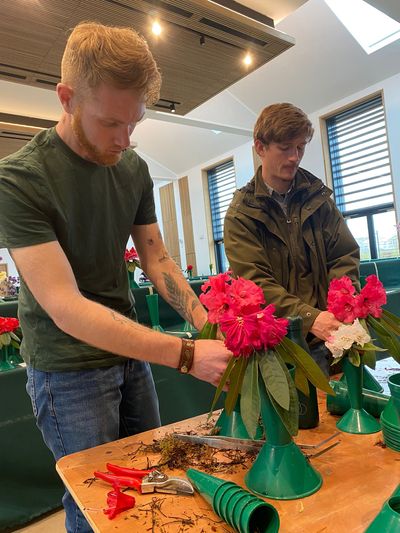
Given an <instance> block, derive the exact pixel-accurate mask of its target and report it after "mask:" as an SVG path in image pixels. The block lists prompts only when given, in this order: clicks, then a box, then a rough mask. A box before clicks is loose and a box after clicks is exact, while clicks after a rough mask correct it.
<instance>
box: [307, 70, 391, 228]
mask: <svg viewBox="0 0 400 533" xmlns="http://www.w3.org/2000/svg"><path fill="white" fill-rule="evenodd" d="M380 90H383V97H384V104H385V112H386V125H387V135H388V143H389V150H390V159H391V165H392V177H393V185H394V193H395V200H396V212H397V220H400V150H399V145H400V74H396V75H395V76H392V77H391V78H387V79H385V80H383V81H381V82H379V83H377V84H375V85H371V86H370V87H366V88H365V89H363V90H362V91H359V92H357V93H354V94H351V95H349V96H346V98H343V99H341V100H339V101H337V102H334V103H332V104H330V105H329V106H327V107H324V108H323V109H319V110H318V111H316V112H315V113H312V114H310V115H309V118H310V120H311V121H312V123H313V125H314V128H315V134H314V138H313V140H312V141H311V143H310V145H309V146H308V147H307V150H306V153H305V156H304V159H303V161H302V166H303V167H304V168H306V169H307V170H309V171H310V172H312V173H313V174H315V175H316V176H318V177H319V178H321V179H323V180H325V168H324V158H323V152H322V135H321V130H320V125H319V118H320V117H321V116H324V115H326V114H329V113H334V112H335V111H336V110H337V109H339V108H341V107H343V106H346V105H349V104H351V103H353V102H355V101H357V100H359V99H360V98H363V97H365V96H368V95H370V94H373V93H376V92H377V91H380Z"/></svg>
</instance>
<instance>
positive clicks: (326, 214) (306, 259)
mask: <svg viewBox="0 0 400 533" xmlns="http://www.w3.org/2000/svg"><path fill="white" fill-rule="evenodd" d="M312 134H313V128H312V125H311V122H310V121H309V120H308V118H307V116H306V115H305V114H304V113H303V111H301V110H300V109H298V108H296V107H294V106H293V105H291V104H274V105H271V106H268V107H266V108H265V109H264V110H263V111H262V113H261V114H260V116H259V118H258V120H257V122H256V125H255V128H254V145H255V149H256V152H257V154H258V155H259V157H260V159H261V166H260V167H259V168H258V170H257V172H256V175H255V176H254V178H253V179H252V180H251V181H250V182H249V183H248V184H247V185H246V186H245V187H243V188H242V189H240V190H238V191H237V192H236V193H235V196H234V198H233V200H232V203H231V205H230V207H229V209H228V212H227V214H226V218H225V237H224V242H225V250H226V255H227V258H228V260H229V264H230V267H231V269H232V270H233V272H234V274H236V275H238V276H242V277H244V278H246V279H251V280H252V281H254V282H255V283H257V284H258V285H260V286H261V287H262V288H263V290H264V294H265V297H266V300H267V303H273V304H274V305H275V306H276V314H277V315H278V316H285V317H288V316H297V315H298V316H301V317H302V319H303V333H304V336H305V337H306V339H307V341H308V343H309V344H310V348H311V351H312V353H313V356H314V357H315V359H316V360H317V362H318V363H319V364H320V366H321V367H322V368H323V370H325V372H326V373H328V367H329V365H328V359H329V355H328V350H327V349H326V348H325V346H324V344H323V342H322V341H325V340H327V338H328V337H329V335H330V334H331V333H332V331H334V330H336V329H337V328H338V327H339V325H340V322H338V321H337V320H336V319H335V317H334V316H333V314H332V313H330V312H328V311H326V298H327V292H328V286H329V282H330V281H331V280H332V279H333V278H340V277H341V276H344V275H346V276H349V277H350V278H351V279H352V280H353V281H354V283H355V284H357V283H358V279H359V247H358V245H357V243H356V241H355V239H354V238H353V236H352V234H351V233H350V231H349V229H348V227H347V225H346V223H345V221H344V219H343V217H342V215H341V214H340V212H339V210H338V209H337V208H336V206H335V204H334V202H333V200H332V199H331V198H330V196H331V194H332V191H331V190H330V189H329V188H328V187H326V185H324V184H323V183H322V181H321V180H320V179H318V178H317V177H315V176H314V175H313V174H311V173H310V172H308V171H307V170H304V169H302V168H299V164H300V161H301V159H302V157H303V154H304V150H305V147H306V144H307V143H308V142H309V141H310V140H311V138H312Z"/></svg>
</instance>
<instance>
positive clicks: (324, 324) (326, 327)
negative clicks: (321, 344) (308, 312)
mask: <svg viewBox="0 0 400 533" xmlns="http://www.w3.org/2000/svg"><path fill="white" fill-rule="evenodd" d="M341 325H342V323H341V322H339V320H337V319H336V318H335V316H334V315H333V314H332V313H330V312H329V311H322V312H321V313H320V314H319V315H318V316H317V318H316V319H315V320H314V324H313V325H312V326H311V328H310V333H312V334H313V335H315V336H316V337H318V338H319V339H321V340H323V341H327V340H328V337H330V336H331V335H332V333H333V332H334V331H336V330H337V329H338V327H339V326H341Z"/></svg>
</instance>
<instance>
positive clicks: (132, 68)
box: [61, 22, 161, 104]
mask: <svg viewBox="0 0 400 533" xmlns="http://www.w3.org/2000/svg"><path fill="white" fill-rule="evenodd" d="M61 81H62V83H66V84H68V85H70V86H71V87H72V88H73V89H75V90H77V91H79V90H80V89H83V90H85V89H94V88H96V87H97V86H98V85H99V84H100V83H101V82H105V83H108V84H110V85H113V86H115V87H118V88H122V89H125V88H133V89H138V90H139V91H140V92H142V93H143V96H144V99H145V101H146V102H147V103H150V104H152V103H154V102H156V101H157V100H158V98H159V97H160V87H161V75H160V72H159V70H158V68H157V64H156V62H155V60H154V58H153V55H152V53H151V52H150V50H149V47H148V45H147V43H146V41H145V40H144V39H143V38H142V37H141V36H140V35H139V34H138V33H136V32H135V31H134V30H133V29H132V28H122V27H115V26H104V25H103V24H99V23H97V22H81V23H79V24H78V25H77V26H75V28H74V29H73V31H72V33H71V34H70V36H69V38H68V41H67V45H66V47H65V50H64V55H63V58H62V62H61Z"/></svg>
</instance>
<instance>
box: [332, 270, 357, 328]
mask: <svg viewBox="0 0 400 533" xmlns="http://www.w3.org/2000/svg"><path fill="white" fill-rule="evenodd" d="M355 290H356V289H355V287H354V286H353V284H352V282H351V279H350V278H348V277H347V276H343V277H342V278H339V279H333V280H332V281H331V282H330V284H329V290H328V311H330V312H331V313H333V314H334V315H335V317H336V318H337V319H338V320H340V322H344V323H346V324H348V323H351V322H353V321H354V320H355V319H356V318H358V316H359V312H360V308H359V301H358V297H357V296H355V295H354V293H355Z"/></svg>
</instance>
